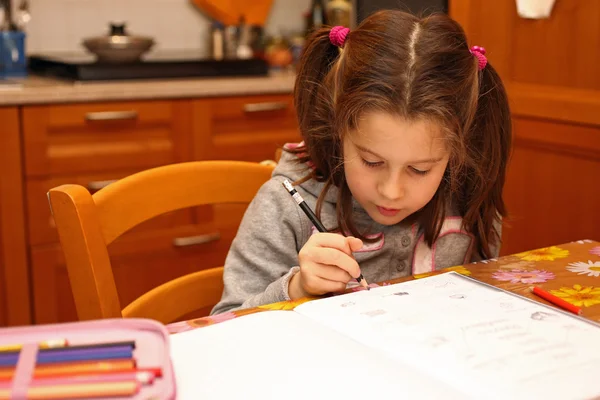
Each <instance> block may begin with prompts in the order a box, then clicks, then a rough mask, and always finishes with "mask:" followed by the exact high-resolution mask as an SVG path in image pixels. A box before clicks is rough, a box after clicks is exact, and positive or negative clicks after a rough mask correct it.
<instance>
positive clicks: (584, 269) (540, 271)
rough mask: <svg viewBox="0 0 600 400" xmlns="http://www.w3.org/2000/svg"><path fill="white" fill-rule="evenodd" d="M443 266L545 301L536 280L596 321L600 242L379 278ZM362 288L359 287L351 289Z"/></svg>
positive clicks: (174, 329) (208, 320) (197, 323)
mask: <svg viewBox="0 0 600 400" xmlns="http://www.w3.org/2000/svg"><path fill="white" fill-rule="evenodd" d="M447 271H456V272H458V273H461V274H463V275H468V276H470V277H472V278H475V279H477V280H480V281H483V282H486V283H489V284H492V285H494V286H497V287H500V288H502V289H505V290H509V291H511V292H514V293H517V294H520V295H523V296H526V297H529V298H532V299H535V300H537V301H541V302H545V301H544V300H542V299H540V298H539V297H537V296H535V295H533V294H531V293H530V292H529V287H530V286H532V285H537V286H540V287H542V288H543V289H545V290H547V291H550V292H551V293H552V294H555V295H557V296H559V297H562V298H563V299H565V300H567V301H568V302H570V303H573V304H575V305H577V306H579V307H582V309H583V316H584V317H586V318H588V319H591V320H594V321H598V322H600V242H596V241H592V240H578V241H576V242H571V243H565V244H561V245H557V246H550V247H545V248H541V249H537V250H531V251H527V252H523V253H518V254H513V255H509V256H504V257H500V258H498V259H492V260H489V261H481V262H477V263H471V264H466V265H461V266H456V267H450V268H446V269H443V270H439V271H436V272H432V273H426V274H419V275H414V276H411V277H407V278H401V279H396V280H392V281H386V282H380V283H379V284H372V285H371V286H372V287H373V286H381V285H390V284H393V283H399V282H404V281H407V280H412V279H420V278H424V277H426V276H430V275H434V274H439V273H443V272H447ZM352 290H362V289H360V288H356V289H350V291H352ZM313 299H314V298H303V299H300V300H296V301H284V302H280V303H273V304H267V305H264V306H259V307H255V308H250V309H246V310H240V311H233V312H227V313H224V314H220V315H215V316H209V317H204V318H198V319H193V320H188V321H182V322H175V323H173V324H169V325H167V329H168V330H169V332H170V333H172V334H173V333H179V332H184V331H189V330H192V329H197V328H202V327H205V326H208V325H212V324H216V323H219V322H223V321H227V320H230V319H233V318H236V317H239V316H242V315H246V314H252V313H257V312H262V311H268V310H292V309H294V308H295V307H296V306H298V305H299V304H302V303H304V302H306V301H310V300H313Z"/></svg>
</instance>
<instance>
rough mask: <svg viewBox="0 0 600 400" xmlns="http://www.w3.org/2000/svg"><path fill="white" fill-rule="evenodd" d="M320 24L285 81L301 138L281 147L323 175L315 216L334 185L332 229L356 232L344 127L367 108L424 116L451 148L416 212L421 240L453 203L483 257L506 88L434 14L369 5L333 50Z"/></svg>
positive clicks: (433, 234) (504, 156)
mask: <svg viewBox="0 0 600 400" xmlns="http://www.w3.org/2000/svg"><path fill="white" fill-rule="evenodd" d="M329 31H330V30H329V29H327V28H323V29H320V30H318V31H315V32H314V33H313V34H312V35H311V37H310V38H309V40H308V41H307V44H306V47H305V49H304V51H303V54H302V57H301V60H300V65H299V69H298V75H297V78H296V85H295V90H294V97H295V99H294V100H295V105H296V111H297V115H298V122H299V126H300V131H301V133H302V136H303V139H304V145H303V146H301V147H299V148H296V149H295V150H291V151H292V152H294V153H296V154H297V155H298V156H299V157H298V161H299V162H302V163H303V162H307V161H310V162H312V163H313V164H314V167H315V168H314V169H313V170H311V172H310V175H309V176H307V177H306V178H305V179H304V180H308V179H315V180H317V181H320V182H325V188H324V190H323V192H322V193H321V195H320V196H319V199H318V202H317V215H319V214H320V211H321V205H322V203H323V199H324V197H325V194H326V193H327V190H328V189H329V188H331V186H335V187H337V188H338V189H339V191H338V202H337V206H336V207H337V220H338V224H339V225H340V229H341V230H342V231H343V232H350V233H351V234H352V235H354V236H356V237H359V238H361V239H363V240H365V239H366V238H365V235H366V232H358V231H357V229H356V227H355V225H354V224H353V222H352V219H351V216H352V195H351V193H350V190H349V188H348V185H347V184H346V181H345V176H344V170H343V154H342V149H343V148H342V140H343V137H344V134H345V133H346V132H349V131H350V130H353V129H356V127H357V120H358V118H359V117H360V115H362V114H364V113H365V112H368V111H374V110H377V111H384V112H389V113H391V114H394V115H397V116H401V117H403V118H407V119H413V120H416V119H422V118H424V119H428V120H432V121H435V122H436V123H438V124H439V125H440V126H442V127H443V129H444V130H445V132H446V137H447V141H448V145H449V146H450V149H451V156H450V161H449V163H448V167H447V170H446V172H445V175H444V179H443V180H442V182H441V184H440V186H439V188H438V190H437V192H436V193H435V195H434V197H433V198H432V200H431V201H430V202H429V203H428V204H427V205H426V206H425V207H424V208H423V209H422V210H420V211H419V212H418V216H417V218H418V221H419V223H420V226H421V227H422V229H423V232H424V237H425V241H426V242H427V244H428V245H429V246H431V245H432V244H433V242H434V241H435V240H436V239H437V237H438V236H439V233H440V230H441V226H442V223H443V220H444V218H445V216H446V205H447V204H453V205H454V207H455V208H457V209H458V212H459V213H460V215H461V216H462V217H463V229H465V230H466V231H467V232H469V233H472V234H473V235H474V236H475V237H476V240H477V243H476V245H477V247H476V249H477V250H478V252H479V254H480V255H481V256H482V257H484V258H489V257H490V256H491V250H490V248H491V245H492V244H494V243H496V242H498V243H499V241H500V235H499V234H498V232H496V230H495V229H494V226H493V223H494V222H495V221H496V222H500V219H501V217H504V216H506V208H505V205H504V201H503V199H502V188H503V186H504V179H505V172H506V165H507V161H508V157H509V153H510V147H511V120H510V111H509V107H508V101H507V97H506V92H505V90H504V86H503V84H502V82H501V80H500V78H499V76H498V74H497V73H496V71H495V70H494V68H493V67H492V65H490V63H488V64H487V66H486V67H485V68H484V69H483V70H481V71H480V70H479V69H478V66H477V61H478V60H477V58H476V57H475V56H474V55H472V54H471V53H470V51H469V46H468V44H467V39H466V37H465V33H464V31H463V29H462V28H461V27H460V25H459V24H458V23H457V22H455V21H453V20H452V19H451V18H449V17H448V16H446V15H443V14H433V15H430V16H427V17H424V18H418V17H416V16H414V15H411V14H408V13H405V12H401V11H392V10H385V11H380V12H377V13H375V14H372V15H371V16H370V17H368V18H367V19H365V20H364V21H363V23H362V24H361V25H360V26H359V27H358V28H357V29H355V30H353V31H352V32H350V33H349V34H348V36H347V39H346V42H345V45H344V48H343V49H339V48H338V47H336V46H334V45H333V44H331V42H330V41H329Z"/></svg>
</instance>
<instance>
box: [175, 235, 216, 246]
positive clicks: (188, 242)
mask: <svg viewBox="0 0 600 400" xmlns="http://www.w3.org/2000/svg"><path fill="white" fill-rule="evenodd" d="M219 239H221V234H220V233H219V232H214V233H207V234H205V235H198V236H188V237H180V238H175V239H173V246H175V247H188V246H195V245H198V244H206V243H210V242H216V241H217V240H219Z"/></svg>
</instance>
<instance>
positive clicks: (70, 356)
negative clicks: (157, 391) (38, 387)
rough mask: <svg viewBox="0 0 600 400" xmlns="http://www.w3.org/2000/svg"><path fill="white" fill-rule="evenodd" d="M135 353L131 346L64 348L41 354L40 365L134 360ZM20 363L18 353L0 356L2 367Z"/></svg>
mask: <svg viewBox="0 0 600 400" xmlns="http://www.w3.org/2000/svg"><path fill="white" fill-rule="evenodd" d="M132 357H133V351H132V349H131V347H130V346H114V347H96V348H77V349H71V348H69V347H64V348H62V349H60V351H49V352H39V353H38V354H37V361H36V363H37V364H38V365H42V364H54V363H61V362H69V361H92V360H115V359H123V358H132ZM17 361H19V354H18V353H8V354H0V366H2V367H10V366H13V365H16V364H17Z"/></svg>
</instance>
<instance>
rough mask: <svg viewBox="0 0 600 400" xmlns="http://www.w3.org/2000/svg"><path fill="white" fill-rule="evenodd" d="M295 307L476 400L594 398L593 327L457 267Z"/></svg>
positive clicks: (597, 389)
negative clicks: (476, 278)
mask: <svg viewBox="0 0 600 400" xmlns="http://www.w3.org/2000/svg"><path fill="white" fill-rule="evenodd" d="M296 312H297V313H300V314H302V315H305V316H307V317H309V318H311V319H312V320H314V321H316V322H318V323H319V324H322V325H324V326H329V327H331V328H332V329H334V330H336V331H338V332H340V333H341V334H342V335H345V336H348V337H351V338H353V339H355V340H356V341H358V342H361V343H363V344H365V345H367V346H369V347H371V348H373V349H377V350H379V351H380V352H381V353H385V354H388V355H389V356H391V357H394V358H396V359H397V360H400V361H401V362H402V363H404V364H406V365H412V366H413V367H414V368H415V369H418V370H421V371H422V372H424V373H426V374H429V375H431V376H434V377H436V379H437V380H439V381H444V382H446V383H447V384H450V385H453V386H454V387H456V388H458V389H459V390H461V391H463V392H466V393H469V394H471V395H474V396H476V397H477V398H486V399H487V398H490V399H491V398H498V399H503V398H511V399H520V398H523V399H528V400H530V399H532V398H544V399H545V400H548V399H560V400H568V399H589V398H594V397H596V396H600V380H599V379H597V374H598V372H597V371H598V370H599V369H600V350H598V348H599V343H600V329H599V328H598V327H597V326H596V325H593V324H591V323H588V322H586V321H584V320H582V319H580V318H575V317H574V316H572V315H570V314H567V313H563V312H560V311H556V310H555V309H553V308H550V307H546V306H544V305H541V304H539V303H536V302H533V301H529V300H526V299H524V298H520V297H517V296H514V295H511V294H509V293H506V292H503V291H501V290H499V289H496V288H493V287H490V286H487V285H484V284H481V283H478V282H476V281H473V280H470V279H468V278H465V277H462V276H461V275H459V274H456V273H454V272H451V273H446V274H441V275H437V276H432V277H428V278H424V279H418V280H413V281H409V282H404V283H401V284H397V285H390V286H383V287H380V288H375V289H372V290H370V291H360V292H355V293H351V294H347V295H342V296H336V297H330V298H327V299H321V300H316V301H312V302H308V303H305V304H303V305H301V306H299V307H297V308H296Z"/></svg>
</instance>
